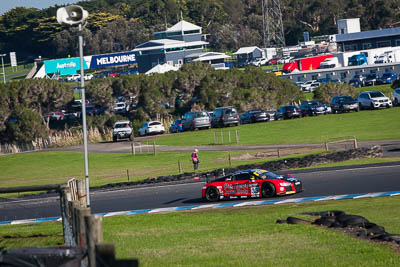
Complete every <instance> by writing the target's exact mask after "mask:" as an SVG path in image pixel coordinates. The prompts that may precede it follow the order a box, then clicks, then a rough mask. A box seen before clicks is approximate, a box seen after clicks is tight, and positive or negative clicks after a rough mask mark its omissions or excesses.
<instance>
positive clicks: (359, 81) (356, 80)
mask: <svg viewBox="0 0 400 267" xmlns="http://www.w3.org/2000/svg"><path fill="white" fill-rule="evenodd" d="M349 84H350V85H353V86H354V87H358V88H359V87H362V86H364V85H365V76H363V75H361V74H356V75H354V77H353V78H351V79H350V80H349Z"/></svg>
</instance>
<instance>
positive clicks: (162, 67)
mask: <svg viewBox="0 0 400 267" xmlns="http://www.w3.org/2000/svg"><path fill="white" fill-rule="evenodd" d="M177 70H179V68H178V67H174V66H172V65H170V64H167V63H165V64H158V65H157V66H154V67H153V68H152V69H150V70H149V71H147V72H146V74H152V73H165V72H168V71H177Z"/></svg>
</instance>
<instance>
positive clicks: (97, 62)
mask: <svg viewBox="0 0 400 267" xmlns="http://www.w3.org/2000/svg"><path fill="white" fill-rule="evenodd" d="M135 63H137V62H136V55H135V52H123V53H113V54H105V55H95V56H92V60H91V62H90V68H91V69H96V68H107V67H112V66H118V65H128V64H135Z"/></svg>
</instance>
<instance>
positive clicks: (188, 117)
mask: <svg viewBox="0 0 400 267" xmlns="http://www.w3.org/2000/svg"><path fill="white" fill-rule="evenodd" d="M209 128H211V118H210V116H209V115H208V112H207V111H190V112H186V113H185V115H183V119H182V129H183V131H188V130H190V131H194V130H195V129H209Z"/></svg>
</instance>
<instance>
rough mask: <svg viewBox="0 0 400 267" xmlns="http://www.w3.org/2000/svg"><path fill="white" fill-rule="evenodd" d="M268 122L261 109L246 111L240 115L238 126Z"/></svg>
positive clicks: (265, 114) (267, 117)
mask: <svg viewBox="0 0 400 267" xmlns="http://www.w3.org/2000/svg"><path fill="white" fill-rule="evenodd" d="M260 121H269V115H268V116H267V113H266V112H265V111H264V110H262V109H252V110H248V111H246V112H245V113H243V114H242V115H240V124H245V123H254V122H260Z"/></svg>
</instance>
